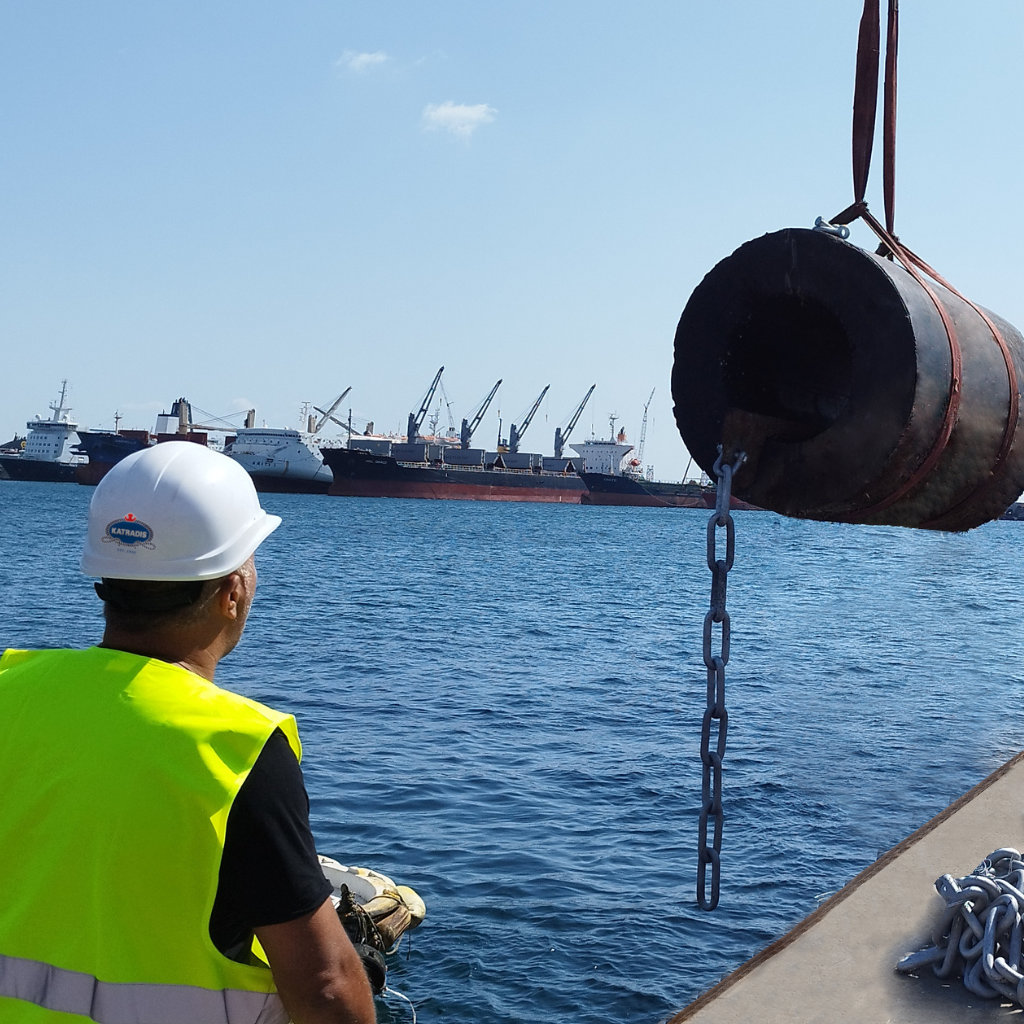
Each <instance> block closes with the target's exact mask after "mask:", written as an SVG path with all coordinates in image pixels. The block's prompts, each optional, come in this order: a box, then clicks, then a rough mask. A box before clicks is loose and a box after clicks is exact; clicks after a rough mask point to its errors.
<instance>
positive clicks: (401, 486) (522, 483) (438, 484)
mask: <svg viewBox="0 0 1024 1024" xmlns="http://www.w3.org/2000/svg"><path fill="white" fill-rule="evenodd" d="M388 447H389V448H390V449H391V451H390V452H389V453H386V454H385V453H384V452H381V453H379V454H378V453H375V452H369V451H361V450H360V449H358V448H324V449H322V450H321V454H322V455H323V457H324V462H325V463H326V464H327V465H328V466H330V468H331V472H332V473H333V474H334V482H333V483H332V484H331V486H330V487H329V488H328V490H327V493H328V494H334V495H344V496H347V497H363V498H461V499H469V500H475V501H550V502H561V503H564V504H571V505H578V504H579V503H580V499H581V498H582V496H583V493H584V491H585V490H586V486H585V485H584V483H583V481H582V480H581V479H580V477H579V474H578V473H577V472H576V469H575V466H574V464H573V462H572V460H571V459H545V458H542V457H541V456H539V455H532V454H525V453H515V454H509V453H500V452H490V453H488V452H485V451H484V450H483V449H482V448H465V449H463V448H442V447H441V446H440V445H433V444H428V443H426V442H417V443H416V444H389V445H388ZM510 462H511V463H512V466H509V465H508V463H510Z"/></svg>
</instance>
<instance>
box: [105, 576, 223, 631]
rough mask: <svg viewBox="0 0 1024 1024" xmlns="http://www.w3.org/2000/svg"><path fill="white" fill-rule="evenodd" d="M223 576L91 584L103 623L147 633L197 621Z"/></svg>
mask: <svg viewBox="0 0 1024 1024" xmlns="http://www.w3.org/2000/svg"><path fill="white" fill-rule="evenodd" d="M223 582H224V577H221V578H220V579H215V580H185V581H181V582H179V581H177V580H175V581H169V580H115V579H107V578H106V577H104V579H103V582H102V583H97V584H95V587H96V593H97V594H98V595H99V597H100V599H101V600H102V601H103V615H104V618H105V619H106V620H107V622H108V623H109V624H110V625H111V626H114V627H115V628H116V629H119V630H122V631H123V632H125V633H149V632H151V631H153V630H156V629H165V628H166V627H168V626H174V627H181V626H189V625H191V624H192V623H193V622H196V621H198V620H199V619H200V618H201V617H202V614H203V612H204V610H205V609H206V607H207V606H208V605H209V603H210V600H211V599H212V598H213V596H214V594H216V593H217V591H218V590H219V589H220V585H221V584H222V583H223Z"/></svg>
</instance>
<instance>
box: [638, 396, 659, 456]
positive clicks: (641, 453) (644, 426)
mask: <svg viewBox="0 0 1024 1024" xmlns="http://www.w3.org/2000/svg"><path fill="white" fill-rule="evenodd" d="M657 390H658V389H657V388H651V394H650V397H649V398H648V399H647V403H646V405H644V421H643V424H642V425H641V427H640V443H639V444H638V445H637V446H636V461H637V463H638V464H639V466H640V472H641V473H643V469H644V442H645V441H646V440H647V410H648V409H649V408H650V407H651V402H653V401H654V392H655V391H657Z"/></svg>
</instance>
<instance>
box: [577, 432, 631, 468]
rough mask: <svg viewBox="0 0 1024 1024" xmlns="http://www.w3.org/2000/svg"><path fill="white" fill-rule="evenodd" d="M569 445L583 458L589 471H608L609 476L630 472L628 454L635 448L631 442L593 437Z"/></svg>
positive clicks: (584, 465) (584, 464) (584, 466)
mask: <svg viewBox="0 0 1024 1024" xmlns="http://www.w3.org/2000/svg"><path fill="white" fill-rule="evenodd" d="M620 436H621V435H620ZM569 447H570V448H571V449H572V450H573V451H574V452H576V454H577V455H579V456H580V458H581V459H582V460H583V467H582V469H583V471H585V472H587V473H607V474H608V475H609V476H623V475H627V474H628V469H629V467H628V466H627V465H626V456H627V455H628V454H629V453H630V452H631V451H632V450H633V446H632V445H631V444H623V443H621V442H619V441H598V440H596V439H593V438H592V439H591V440H589V441H581V442H580V443H579V444H571V445H569Z"/></svg>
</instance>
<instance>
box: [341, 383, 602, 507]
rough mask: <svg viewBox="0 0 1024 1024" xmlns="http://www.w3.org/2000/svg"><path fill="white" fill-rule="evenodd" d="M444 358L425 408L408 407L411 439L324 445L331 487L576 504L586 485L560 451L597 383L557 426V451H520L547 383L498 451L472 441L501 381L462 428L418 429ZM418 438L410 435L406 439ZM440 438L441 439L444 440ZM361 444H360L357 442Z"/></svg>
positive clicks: (382, 494) (346, 492)
mask: <svg viewBox="0 0 1024 1024" xmlns="http://www.w3.org/2000/svg"><path fill="white" fill-rule="evenodd" d="M443 372H444V367H443V366H442V367H441V369H440V370H438V371H437V374H436V375H435V377H434V381H433V383H432V384H431V385H430V387H429V388H428V389H427V394H426V397H425V398H424V399H423V402H422V403H421V404H420V408H419V412H415V413H410V414H409V426H408V429H407V431H406V438H407V441H406V442H405V443H399V442H395V441H392V440H388V439H383V438H382V439H373V438H361V439H359V440H358V441H354V440H350V442H349V444H350V446H349V447H348V448H323V449H321V454H322V455H323V459H324V464H325V465H327V466H329V467H330V469H331V472H332V473H333V474H334V482H333V483H332V484H331V486H330V487H329V488H328V489H327V493H328V494H334V495H343V496H345V497H360V498H455V499H463V500H471V501H547V502H558V503H561V504H568V505H578V504H580V499H581V498H582V497H583V494H584V492H585V491H586V487H585V485H584V483H583V481H582V480H581V479H580V477H579V474H578V473H577V472H576V464H575V462H574V461H573V460H572V459H566V458H562V447H563V445H564V443H565V442H566V441H567V440H568V437H569V434H570V432H571V431H572V429H573V427H574V426H575V425H576V422H577V421H578V420H579V418H580V416H581V414H582V413H583V409H584V407H585V406H586V404H587V401H588V400H589V398H590V396H591V394H593V391H594V388H593V387H591V389H590V391H588V392H587V394H586V397H585V398H584V399H583V401H582V402H581V403H580V404H579V406H578V407H577V409H576V411H575V413H573V415H572V418H571V419H570V421H569V424H568V426H567V427H566V429H565V430H564V431H562V430H561V429H559V430H557V431H556V432H555V458H545V457H544V456H542V455H537V454H534V453H531V452H521V451H519V442H520V441H521V440H522V437H523V434H524V433H525V432H526V428H527V427H528V426H529V425H530V422H531V421H532V420H533V417H534V416H535V415H536V412H537V410H538V409H539V408H540V403H541V402H542V401H543V399H544V396H545V395H546V394H547V392H548V389H547V388H546V387H545V388H544V390H543V391H542V392H541V393H540V395H539V396H538V397H537V400H536V401H535V402H534V403H533V407H532V408H531V409H530V411H529V412H528V413H527V414H526V416H525V418H524V419H523V421H522V423H521V425H518V426H517V425H516V424H515V423H513V424H512V426H511V428H510V430H509V437H508V441H507V442H502V444H501V449H500V450H499V451H494V452H488V451H485V450H484V449H483V448H471V447H470V443H471V441H472V438H473V433H474V431H475V430H476V429H477V427H479V426H480V422H481V420H482V419H483V417H484V414H485V413H486V412H487V408H488V406H489V405H490V404H491V401H492V400H493V399H494V396H495V395H496V394H497V392H498V387H499V386H500V384H501V381H500V380H499V381H498V383H497V384H495V385H494V387H493V388H491V392H490V394H489V395H488V396H487V397H486V398H485V399H484V400H483V401H482V402H481V403H480V405H479V406H478V407H477V409H476V412H475V413H474V414H473V415H472V418H471V419H464V420H463V421H462V430H461V431H460V432H459V434H458V435H456V434H455V433H454V426H455V425H454V423H453V424H452V433H451V436H450V437H446V438H440V439H439V438H437V436H436V424H435V435H434V438H433V440H431V439H427V438H423V437H421V436H420V433H419V431H420V427H421V426H422V425H423V421H424V418H425V417H426V414H427V410H428V409H429V408H430V403H431V401H432V400H433V397H434V393H435V391H436V390H437V387H438V385H439V384H440V382H441V374H442V373H443ZM410 441H411V442H412V443H408V442H410ZM439 442H440V443H439ZM353 444H356V445H357V447H352V445H353Z"/></svg>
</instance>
